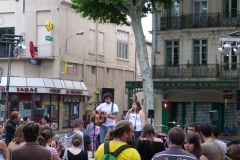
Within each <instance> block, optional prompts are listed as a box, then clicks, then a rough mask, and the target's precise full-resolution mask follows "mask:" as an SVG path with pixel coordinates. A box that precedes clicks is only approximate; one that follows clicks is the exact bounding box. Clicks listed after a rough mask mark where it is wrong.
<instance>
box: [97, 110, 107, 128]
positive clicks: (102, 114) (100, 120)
mask: <svg viewBox="0 0 240 160" xmlns="http://www.w3.org/2000/svg"><path fill="white" fill-rule="evenodd" d="M106 115H107V112H99V111H95V119H94V124H95V125H97V126H101V125H102V124H103V123H105V122H106V121H107V117H106Z"/></svg>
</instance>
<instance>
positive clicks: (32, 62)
mask: <svg viewBox="0 0 240 160" xmlns="http://www.w3.org/2000/svg"><path fill="white" fill-rule="evenodd" d="M28 64H32V65H38V66H40V65H41V60H35V59H29V60H28Z"/></svg>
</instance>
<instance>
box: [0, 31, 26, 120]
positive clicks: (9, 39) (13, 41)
mask: <svg viewBox="0 0 240 160" xmlns="http://www.w3.org/2000/svg"><path fill="white" fill-rule="evenodd" d="M22 41H23V36H22V35H13V34H3V35H2V36H1V39H0V43H5V44H9V50H8V70H7V86H6V104H5V111H6V114H5V120H6V118H7V116H8V93H9V85H10V74H11V56H10V55H11V47H12V45H13V46H14V45H15V46H16V47H17V46H18V44H20V43H21V42H22Z"/></svg>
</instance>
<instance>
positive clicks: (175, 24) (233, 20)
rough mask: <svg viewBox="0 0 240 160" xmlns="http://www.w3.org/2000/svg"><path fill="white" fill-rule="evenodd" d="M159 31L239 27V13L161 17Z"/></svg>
mask: <svg viewBox="0 0 240 160" xmlns="http://www.w3.org/2000/svg"><path fill="white" fill-rule="evenodd" d="M160 26H161V30H162V31H163V30H179V29H193V28H211V27H239V26H240V12H235V13H228V14H227V15H226V13H225V12H224V13H205V14H186V15H182V16H179V17H161V19H160Z"/></svg>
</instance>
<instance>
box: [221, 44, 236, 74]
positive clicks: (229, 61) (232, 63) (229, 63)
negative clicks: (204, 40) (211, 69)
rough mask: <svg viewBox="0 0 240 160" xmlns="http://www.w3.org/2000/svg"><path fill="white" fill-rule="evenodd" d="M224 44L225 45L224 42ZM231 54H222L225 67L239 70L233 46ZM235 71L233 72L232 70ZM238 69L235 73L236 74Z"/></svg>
mask: <svg viewBox="0 0 240 160" xmlns="http://www.w3.org/2000/svg"><path fill="white" fill-rule="evenodd" d="M222 45H224V44H223V43H222ZM228 55H229V56H221V57H222V62H221V63H224V64H226V67H224V69H225V70H226V69H230V70H237V59H238V58H237V56H236V55H235V53H234V51H233V48H231V50H230V51H229V53H228ZM232 73H233V72H232ZM236 74H237V71H236V72H235V73H234V74H233V75H236Z"/></svg>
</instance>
